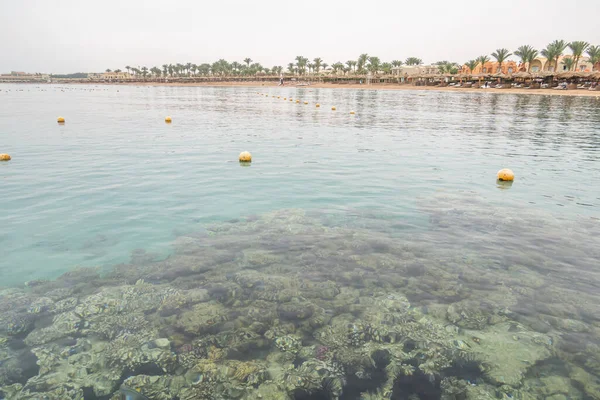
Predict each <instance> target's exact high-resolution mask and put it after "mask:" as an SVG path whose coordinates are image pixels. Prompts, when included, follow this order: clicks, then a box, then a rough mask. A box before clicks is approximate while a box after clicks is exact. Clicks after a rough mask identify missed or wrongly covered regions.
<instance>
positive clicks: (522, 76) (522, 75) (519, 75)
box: [512, 71, 532, 79]
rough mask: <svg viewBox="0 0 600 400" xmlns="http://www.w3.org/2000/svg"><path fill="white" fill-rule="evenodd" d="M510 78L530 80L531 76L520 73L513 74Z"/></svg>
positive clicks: (526, 73) (527, 73) (523, 72)
mask: <svg viewBox="0 0 600 400" xmlns="http://www.w3.org/2000/svg"><path fill="white" fill-rule="evenodd" d="M512 76H513V78H519V79H529V78H531V76H532V75H531V74H530V73H529V72H525V71H522V72H517V73H515V74H513V75H512Z"/></svg>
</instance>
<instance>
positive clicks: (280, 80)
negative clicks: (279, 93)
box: [279, 78, 283, 86]
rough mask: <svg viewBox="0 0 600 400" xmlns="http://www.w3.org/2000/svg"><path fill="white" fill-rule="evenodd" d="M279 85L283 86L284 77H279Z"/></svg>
mask: <svg viewBox="0 0 600 400" xmlns="http://www.w3.org/2000/svg"><path fill="white" fill-rule="evenodd" d="M279 86H283V78H279Z"/></svg>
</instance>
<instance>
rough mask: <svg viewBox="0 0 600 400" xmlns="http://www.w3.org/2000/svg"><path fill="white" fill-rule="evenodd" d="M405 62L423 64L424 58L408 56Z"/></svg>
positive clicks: (407, 63)
mask: <svg viewBox="0 0 600 400" xmlns="http://www.w3.org/2000/svg"><path fill="white" fill-rule="evenodd" d="M404 63H405V64H406V65H421V64H423V60H421V59H420V58H417V57H408V58H407V59H406V61H404Z"/></svg>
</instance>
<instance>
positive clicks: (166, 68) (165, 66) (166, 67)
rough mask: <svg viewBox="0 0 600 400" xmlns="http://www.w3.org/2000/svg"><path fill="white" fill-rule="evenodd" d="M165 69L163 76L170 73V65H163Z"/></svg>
mask: <svg viewBox="0 0 600 400" xmlns="http://www.w3.org/2000/svg"><path fill="white" fill-rule="evenodd" d="M162 68H163V71H162V72H163V76H167V72H168V71H169V64H163V65H162Z"/></svg>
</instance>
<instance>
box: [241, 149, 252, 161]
mask: <svg viewBox="0 0 600 400" xmlns="http://www.w3.org/2000/svg"><path fill="white" fill-rule="evenodd" d="M250 161H252V154H250V153H249V152H247V151H242V152H241V153H240V162H250Z"/></svg>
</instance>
